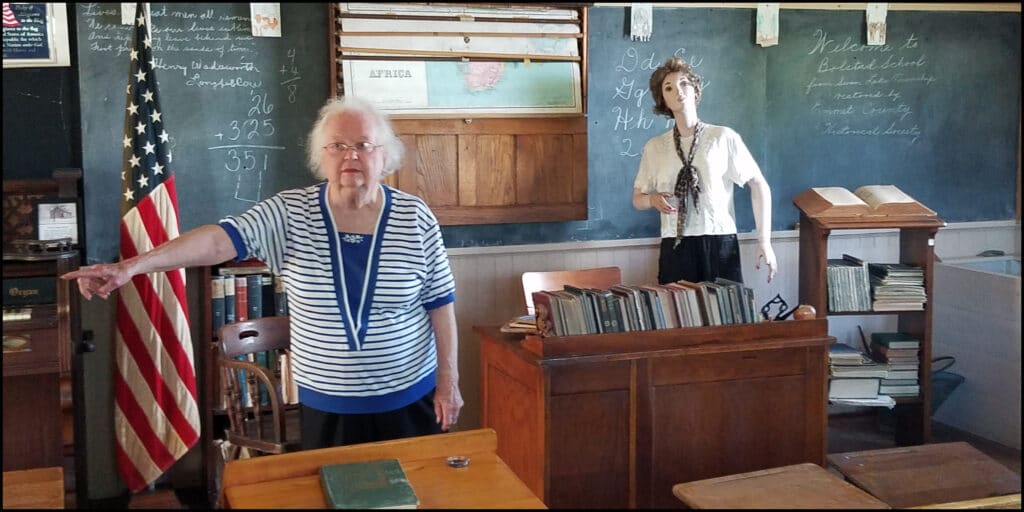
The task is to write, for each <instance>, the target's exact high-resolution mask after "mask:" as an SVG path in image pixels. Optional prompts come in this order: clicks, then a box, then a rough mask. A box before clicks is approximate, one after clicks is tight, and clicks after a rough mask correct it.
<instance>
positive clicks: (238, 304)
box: [235, 276, 249, 322]
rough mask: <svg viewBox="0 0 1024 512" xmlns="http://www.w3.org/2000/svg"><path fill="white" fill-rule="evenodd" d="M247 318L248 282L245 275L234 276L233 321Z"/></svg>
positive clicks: (241, 320) (242, 320)
mask: <svg viewBox="0 0 1024 512" xmlns="http://www.w3.org/2000/svg"><path fill="white" fill-rule="evenodd" d="M248 319H249V283H248V278H247V277H246V276H235V321H236V322H244V321H246V320H248Z"/></svg>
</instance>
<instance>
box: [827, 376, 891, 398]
mask: <svg viewBox="0 0 1024 512" xmlns="http://www.w3.org/2000/svg"><path fill="white" fill-rule="evenodd" d="M881 380H882V379H878V378H863V377H855V378H830V379H829V380H828V397H829V399H833V398H876V397H878V393H879V382H881Z"/></svg>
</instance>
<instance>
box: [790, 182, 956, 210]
mask: <svg viewBox="0 0 1024 512" xmlns="http://www.w3.org/2000/svg"><path fill="white" fill-rule="evenodd" d="M793 203H794V204H796V206H797V207H799V208H800V209H801V210H802V211H803V212H804V213H806V214H807V216H808V217H934V216H936V213H935V212H934V211H933V210H931V209H930V208H928V207H927V206H925V205H923V204H921V203H919V202H918V201H916V200H915V199H914V198H912V197H910V196H909V195H907V194H906V193H905V192H903V191H902V190H900V189H899V188H898V187H896V186H895V185H865V186H863V187H860V188H858V189H857V190H855V191H853V192H850V191H849V190H847V189H845V188H843V187H812V188H809V189H807V190H805V191H803V192H801V193H800V194H798V195H797V196H796V197H794V198H793Z"/></svg>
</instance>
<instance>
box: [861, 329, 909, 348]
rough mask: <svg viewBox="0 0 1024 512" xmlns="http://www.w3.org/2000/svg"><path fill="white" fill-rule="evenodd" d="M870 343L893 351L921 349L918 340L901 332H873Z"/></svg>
mask: <svg viewBox="0 0 1024 512" xmlns="http://www.w3.org/2000/svg"><path fill="white" fill-rule="evenodd" d="M871 341H872V342H873V343H877V344H879V345H882V346H885V347H889V348H893V349H900V348H920V347H921V341H920V340H918V339H917V338H914V337H913V336H911V335H909V334H905V333H902V332H873V333H871Z"/></svg>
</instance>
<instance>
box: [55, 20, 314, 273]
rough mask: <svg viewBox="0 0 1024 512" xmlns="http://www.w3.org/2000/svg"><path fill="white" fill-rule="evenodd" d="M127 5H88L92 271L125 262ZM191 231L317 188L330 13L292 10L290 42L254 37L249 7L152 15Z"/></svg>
mask: <svg viewBox="0 0 1024 512" xmlns="http://www.w3.org/2000/svg"><path fill="white" fill-rule="evenodd" d="M120 5H121V4H116V3H99V4H97V3H93V4H78V5H77V6H75V8H76V9H77V12H76V18H77V46H78V56H79V58H78V62H79V67H78V68H79V92H80V96H81V116H82V162H83V164H82V166H83V173H84V182H85V203H86V208H85V210H86V213H87V219H86V241H87V251H88V253H87V255H86V258H87V260H88V263H97V262H104V261H112V260H114V259H116V258H117V253H118V232H119V231H118V230H119V193H118V189H119V187H120V181H121V150H122V146H121V139H122V132H123V130H124V126H123V125H124V105H125V85H126V84H127V81H128V59H129V56H128V48H129V47H130V45H131V31H130V29H131V27H130V26H129V25H122V24H121V15H120ZM151 12H152V16H153V21H152V44H153V60H154V65H155V67H156V75H157V80H158V82H157V83H158V87H159V93H160V102H161V107H162V108H163V112H162V114H163V122H164V125H165V126H166V127H167V131H168V132H169V133H170V135H171V152H172V153H171V154H172V157H173V160H172V164H171V165H172V167H173V168H172V170H173V172H174V173H175V176H176V181H177V188H178V203H179V204H178V207H179V212H180V219H181V228H182V231H183V232H184V231H185V230H188V229H192V228H195V227H197V226H199V225H202V224H207V223H211V222H216V221H217V220H219V219H220V218H221V217H223V216H224V215H229V214H238V213H241V212H242V211H245V210H246V209H248V208H249V207H251V206H252V205H253V204H255V202H256V201H259V200H261V199H266V198H267V197H270V196H271V195H273V194H274V193H276V192H278V191H281V190H284V189H288V188H294V187H300V186H305V185H309V184H311V183H314V182H315V180H314V178H313V176H312V175H311V174H310V172H309V171H308V170H307V168H306V165H305V148H304V139H305V137H306V135H307V133H308V131H309V128H310V127H311V126H312V123H313V121H314V120H315V117H316V113H317V110H318V109H319V107H320V106H321V105H322V104H323V102H324V100H325V99H326V98H327V96H328V89H329V87H330V86H329V79H328V72H329V67H328V64H327V63H328V59H327V52H328V48H327V29H328V26H329V24H328V23H327V7H326V6H325V5H324V4H290V3H286V4H281V33H282V35H281V37H253V36H252V31H251V27H250V12H249V4H247V3H240V4H196V3H184V4H177V3H168V4H162V3H154V4H151Z"/></svg>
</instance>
